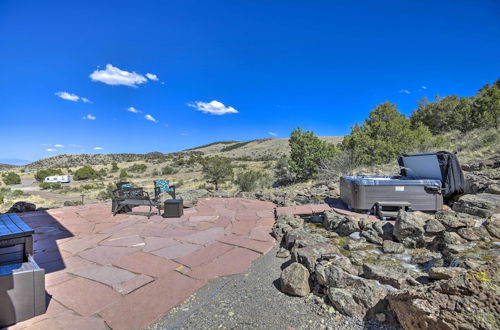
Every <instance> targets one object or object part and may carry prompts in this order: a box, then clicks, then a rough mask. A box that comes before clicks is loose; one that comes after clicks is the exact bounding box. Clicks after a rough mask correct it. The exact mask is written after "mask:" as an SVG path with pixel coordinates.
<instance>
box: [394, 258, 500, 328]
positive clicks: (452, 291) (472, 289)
mask: <svg viewBox="0 0 500 330" xmlns="http://www.w3.org/2000/svg"><path fill="white" fill-rule="evenodd" d="M499 290H500V266H499V264H498V263H491V264H488V265H485V266H483V267H481V268H479V269H477V270H474V271H468V272H467V273H465V274H462V275H459V276H456V277H454V278H451V279H449V280H446V281H438V282H435V283H432V284H429V285H425V286H420V287H417V288H411V289H405V290H401V291H397V292H395V293H392V294H389V295H388V296H387V300H388V301H389V305H390V308H391V310H392V311H393V312H394V313H395V314H396V316H397V319H398V321H399V322H400V323H401V325H402V326H403V328H405V329H408V330H413V329H415V330H416V329H484V330H486V329H498V328H499V327H500V321H499V320H500V309H499V306H500V295H499V294H498V292H499Z"/></svg>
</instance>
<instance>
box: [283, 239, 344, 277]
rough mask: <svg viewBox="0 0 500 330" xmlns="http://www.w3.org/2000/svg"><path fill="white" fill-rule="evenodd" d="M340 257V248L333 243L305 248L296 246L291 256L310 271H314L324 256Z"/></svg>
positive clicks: (317, 244)
mask: <svg viewBox="0 0 500 330" xmlns="http://www.w3.org/2000/svg"><path fill="white" fill-rule="evenodd" d="M332 254H333V255H340V251H339V249H338V247H336V246H335V245H333V244H331V243H327V242H325V243H316V244H311V245H308V246H304V247H297V246H295V247H294V248H292V251H291V255H292V261H293V262H299V263H301V264H303V265H304V266H306V268H307V269H308V270H309V271H311V272H312V271H314V267H315V266H316V263H317V261H318V259H319V258H321V256H323V255H332Z"/></svg>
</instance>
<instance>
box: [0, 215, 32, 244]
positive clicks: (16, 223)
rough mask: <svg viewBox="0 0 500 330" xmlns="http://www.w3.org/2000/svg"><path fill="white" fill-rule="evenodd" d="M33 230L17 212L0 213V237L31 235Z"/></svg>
mask: <svg viewBox="0 0 500 330" xmlns="http://www.w3.org/2000/svg"><path fill="white" fill-rule="evenodd" d="M34 232H35V231H34V230H33V229H31V227H30V226H28V225H27V224H25V223H24V221H23V220H21V218H19V217H18V216H17V214H15V213H8V214H0V239H10V238H17V237H24V236H31V235H33V233H34Z"/></svg>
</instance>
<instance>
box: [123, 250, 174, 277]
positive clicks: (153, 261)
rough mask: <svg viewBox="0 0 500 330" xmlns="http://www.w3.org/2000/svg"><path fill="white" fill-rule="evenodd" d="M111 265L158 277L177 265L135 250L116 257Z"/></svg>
mask: <svg viewBox="0 0 500 330" xmlns="http://www.w3.org/2000/svg"><path fill="white" fill-rule="evenodd" d="M113 265H115V266H117V267H120V268H123V269H127V270H129V271H131V272H134V273H139V274H144V275H150V276H154V277H160V276H161V275H162V274H165V273H166V272H169V271H171V270H173V269H175V268H176V267H178V266H179V264H178V263H175V262H173V261H170V260H169V259H165V258H161V257H158V256H155V255H152V254H149V253H145V252H136V253H133V254H130V255H128V256H125V257H123V258H120V259H117V260H115V261H114V262H113Z"/></svg>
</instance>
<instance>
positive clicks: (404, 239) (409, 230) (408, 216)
mask: <svg viewBox="0 0 500 330" xmlns="http://www.w3.org/2000/svg"><path fill="white" fill-rule="evenodd" d="M425 217H426V215H425V214H423V213H420V212H405V211H402V210H401V211H399V213H398V216H397V218H396V223H395V225H394V237H395V238H396V239H397V240H398V241H399V242H400V243H403V245H404V246H406V247H407V248H416V247H422V246H424V245H425V240H424V234H425V228H424V227H425Z"/></svg>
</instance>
